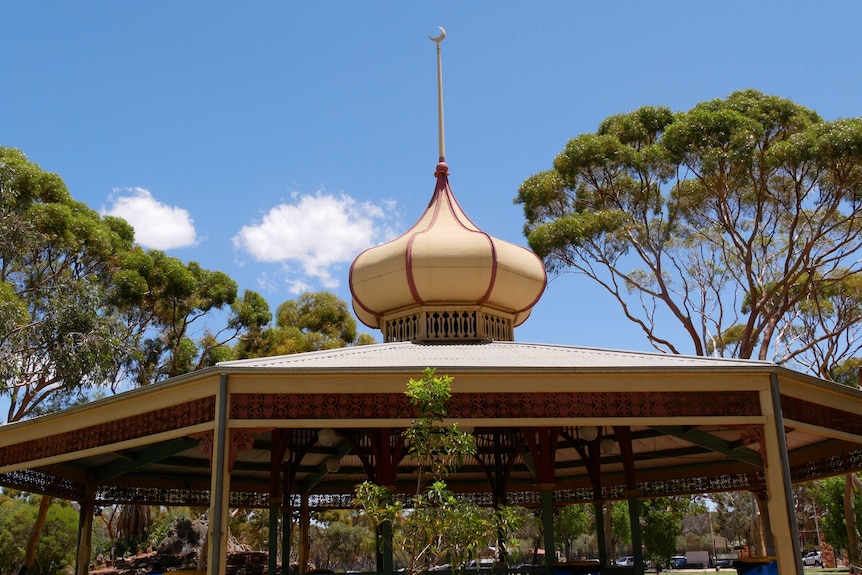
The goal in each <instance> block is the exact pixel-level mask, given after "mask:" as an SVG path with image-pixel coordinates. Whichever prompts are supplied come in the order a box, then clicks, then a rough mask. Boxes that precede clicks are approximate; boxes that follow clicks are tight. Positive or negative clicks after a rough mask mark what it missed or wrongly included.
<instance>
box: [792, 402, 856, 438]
mask: <svg viewBox="0 0 862 575" xmlns="http://www.w3.org/2000/svg"><path fill="white" fill-rule="evenodd" d="M781 411H782V413H783V415H784V418H785V419H793V420H796V421H800V422H802V423H810V424H811V425H819V426H821V427H828V428H829V429H834V430H835V431H841V432H844V433H852V434H854V435H862V417H859V416H858V415H856V414H854V413H850V412H847V411H842V410H840V409H835V408H833V407H829V406H826V405H820V404H817V403H812V402H810V401H805V400H804V399H799V398H798V397H790V396H787V395H782V396H781Z"/></svg>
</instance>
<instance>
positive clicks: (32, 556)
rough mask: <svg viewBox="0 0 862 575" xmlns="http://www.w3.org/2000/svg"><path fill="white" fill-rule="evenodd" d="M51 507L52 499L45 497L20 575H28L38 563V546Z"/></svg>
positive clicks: (40, 505)
mask: <svg viewBox="0 0 862 575" xmlns="http://www.w3.org/2000/svg"><path fill="white" fill-rule="evenodd" d="M50 506H51V497H50V496H48V495H43V496H42V501H41V502H40V503H39V515H37V516H36V522H35V523H34V524H33V529H32V530H31V531H30V539H29V540H28V541H27V551H26V552H25V553H24V563H22V565H21V568H20V569H19V570H18V575H24V574H25V573H27V571H29V570H30V569H31V568H32V567H33V564H34V563H35V562H36V546H37V545H38V544H39V539H41V537H42V528H43V527H45V522H46V521H47V520H48V508H49V507H50Z"/></svg>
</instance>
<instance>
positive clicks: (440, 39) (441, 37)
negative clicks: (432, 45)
mask: <svg viewBox="0 0 862 575" xmlns="http://www.w3.org/2000/svg"><path fill="white" fill-rule="evenodd" d="M437 29H438V30H440V35H439V36H437V37H436V38H435V37H433V36H428V39H429V40H431V41H432V42H437V43H438V44H439V43H440V42H442V41H443V38H445V37H446V30H444V29H443V27H442V26H437Z"/></svg>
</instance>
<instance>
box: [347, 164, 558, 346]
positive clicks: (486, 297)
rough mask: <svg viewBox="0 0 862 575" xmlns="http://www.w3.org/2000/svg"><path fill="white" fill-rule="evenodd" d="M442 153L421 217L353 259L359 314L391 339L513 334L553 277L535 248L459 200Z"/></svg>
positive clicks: (495, 337)
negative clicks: (494, 233) (495, 229)
mask: <svg viewBox="0 0 862 575" xmlns="http://www.w3.org/2000/svg"><path fill="white" fill-rule="evenodd" d="M448 171H449V168H448V166H447V165H446V163H445V161H444V160H443V159H442V158H441V160H440V163H439V164H437V172H436V174H435V175H436V176H437V185H436V187H435V189H434V195H433V197H432V198H431V202H430V203H429V204H428V208H427V209H426V210H425V213H423V214H422V217H420V218H419V221H417V222H416V224H414V225H413V227H411V228H410V229H409V230H407V232H405V233H404V234H403V235H401V236H400V237H398V238H396V239H394V240H392V241H390V242H387V243H385V244H382V245H379V246H375V247H372V248H369V249H367V250H365V251H364V252H362V253H361V254H359V256H358V257H357V258H356V259H355V260H354V262H353V265H352V266H351V267H350V291H351V293H352V295H353V309H354V312H355V313H356V316H357V317H358V318H359V320H360V321H361V322H362V323H364V324H365V325H367V326H368V327H371V328H378V329H380V330H381V331H382V332H383V338H384V341H386V342H392V341H471V340H472V341H480V340H503V341H512V340H514V327H516V326H518V325H520V324H521V323H523V322H524V320H526V319H527V317H528V316H529V315H530V310H531V309H532V307H533V306H534V305H535V304H536V302H537V301H538V300H539V297H540V296H541V295H542V292H543V291H544V289H545V285H546V284H547V275H546V273H545V266H544V264H543V263H542V260H541V259H540V258H539V257H538V256H537V255H536V254H534V253H533V252H531V251H530V250H528V249H526V248H524V247H522V246H518V245H515V244H512V243H509V242H506V241H503V240H500V239H497V238H493V237H491V236H490V235H488V234H487V233H485V232H483V231H482V230H481V229H479V228H478V227H477V226H476V225H475V224H474V223H473V222H472V221H470V218H468V217H467V215H466V214H465V213H464V211H463V210H462V209H461V206H459V205H458V202H457V201H456V200H455V196H454V195H453V193H452V189H451V188H450V187H449V178H448Z"/></svg>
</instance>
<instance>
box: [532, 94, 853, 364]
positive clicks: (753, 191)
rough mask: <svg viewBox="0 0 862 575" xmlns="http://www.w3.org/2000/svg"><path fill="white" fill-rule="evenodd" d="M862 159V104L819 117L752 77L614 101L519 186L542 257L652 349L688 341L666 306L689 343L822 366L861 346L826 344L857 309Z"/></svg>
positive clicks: (698, 348) (847, 327)
mask: <svg viewBox="0 0 862 575" xmlns="http://www.w3.org/2000/svg"><path fill="white" fill-rule="evenodd" d="M860 160H862V119H859V118H857V119H848V120H837V121H834V122H826V121H824V120H822V119H821V118H820V117H819V116H818V115H817V114H816V113H815V112H813V111H811V110H808V109H806V108H805V107H803V106H800V105H798V104H796V103H794V102H791V101H790V100H787V99H783V98H779V97H776V96H770V95H766V94H762V93H760V92H758V91H756V90H743V91H739V92H734V93H733V94H730V95H729V96H728V97H727V98H725V99H716V100H711V101H708V102H702V103H700V104H697V105H696V106H694V107H693V108H692V109H691V110H689V111H686V112H679V113H676V114H673V113H671V112H670V111H669V110H668V109H667V108H662V107H652V106H646V107H643V108H640V109H638V110H635V111H634V112H630V113H627V114H620V115H615V116H611V117H609V118H608V119H607V120H605V121H604V122H602V124H601V126H600V128H599V130H598V132H597V133H595V134H582V135H580V136H577V137H575V138H573V139H572V140H570V141H569V142H568V143H567V145H566V146H565V148H564V149H563V151H562V152H561V153H560V154H559V155H558V156H557V157H556V158H555V159H554V162H553V169H552V170H550V171H544V172H540V173H538V174H536V175H534V176H531V177H530V178H527V180H525V181H524V183H523V184H522V185H521V186H520V188H519V191H518V196H517V198H516V199H515V201H516V202H517V203H519V204H521V205H522V207H523V210H524V215H525V217H526V224H525V227H524V233H525V235H526V236H527V239H528V241H529V243H530V246H531V247H532V248H533V249H534V250H535V251H536V253H538V254H539V255H540V256H541V257H542V258H543V259H544V260H545V263H546V265H547V267H548V269H550V270H551V271H553V272H558V273H559V272H565V271H575V272H577V273H582V274H584V275H586V276H587V277H589V278H591V279H592V280H594V281H596V282H597V283H599V285H601V286H602V287H603V288H604V289H605V290H606V291H607V292H608V293H609V294H610V295H611V296H612V297H613V298H615V299H616V300H617V301H618V303H619V305H620V306H621V309H622V311H623V313H624V314H625V316H626V317H627V318H628V319H630V320H631V321H633V322H635V323H636V324H637V325H638V326H639V327H640V328H641V329H642V330H643V332H644V333H645V334H646V337H647V338H648V340H649V341H650V342H651V344H652V345H654V346H655V347H656V348H658V349H660V350H664V351H670V352H674V353H678V352H679V351H680V350H681V349H682V346H684V345H686V343H685V342H681V341H674V340H673V339H671V338H669V337H667V336H666V335H665V334H662V333H660V332H659V327H660V324H659V323H658V321H657V320H658V318H663V319H665V318H668V317H670V318H673V319H674V320H675V321H676V322H677V324H678V326H681V327H682V328H683V333H685V334H686V336H687V338H688V340H689V345H690V347H691V348H692V349H693V350H694V353H696V354H699V355H703V354H707V353H710V354H721V355H732V356H736V357H743V358H748V357H756V358H759V359H775V360H776V361H780V362H791V361H794V362H798V363H799V364H800V365H802V366H804V367H805V368H806V369H809V370H811V371H815V372H816V373H817V374H818V375H821V376H823V375H824V374H825V373H826V372H825V371H822V367H823V366H822V364H823V361H822V360H826V361H827V363H830V362H831V363H837V362H838V361H842V360H844V359H846V358H848V357H851V356H853V355H854V354H855V353H856V351H858V345H859V344H845V345H844V346H843V349H842V348H840V346H838V345H833V343H834V342H836V341H838V340H840V339H841V337H842V335H846V334H847V333H848V332H853V331H854V330H856V329H859V328H858V327H857V326H859V325H860V323H862V322H860V319H862V306H860V305H858V302H859V301H860V298H859V297H857V296H856V295H854V294H855V293H858V291H854V289H853V287H852V286H854V285H856V284H857V283H858V278H859V277H862V273H860V272H862V264H860V263H859V262H862V259H860V258H859V257H858V254H857V251H858V249H859V245H860V244H859V241H858V238H859V234H860V232H862V217H860V216H862V202H860V201H859V200H860V198H859V192H858V190H859V189H862V186H860V184H862V163H860ZM638 308H640V309H638ZM667 325H668V323H667V322H664V323H663V324H662V325H661V327H662V328H663V329H666V327H665V326H667ZM824 341H829V342H830V343H829V346H830V349H829V350H828V351H827V352H826V353H825V354H823V356H822V357H816V353H817V352H816V351H815V348H817V347H818V346H819V345H820V344H821V342H824ZM846 341H850V342H858V341H860V339H859V338H858V337H848V338H846ZM770 354H772V357H770ZM836 360H837V361H836Z"/></svg>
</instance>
